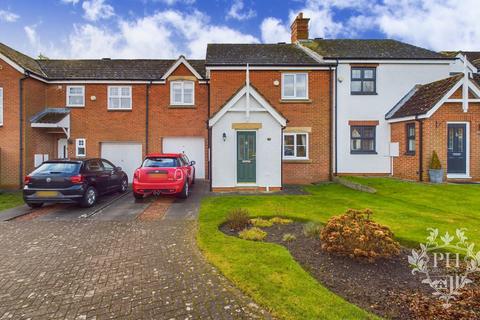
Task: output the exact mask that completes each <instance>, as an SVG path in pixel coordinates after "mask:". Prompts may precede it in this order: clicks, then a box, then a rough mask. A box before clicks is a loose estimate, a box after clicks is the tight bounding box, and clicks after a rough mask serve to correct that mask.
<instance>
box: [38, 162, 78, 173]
mask: <svg viewBox="0 0 480 320" xmlns="http://www.w3.org/2000/svg"><path fill="white" fill-rule="evenodd" d="M79 171H80V163H77V162H45V163H42V165H40V167H38V168H37V169H35V170H34V171H33V172H32V173H31V175H45V174H67V175H68V174H77V173H78V172H79Z"/></svg>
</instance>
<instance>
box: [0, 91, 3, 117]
mask: <svg viewBox="0 0 480 320" xmlns="http://www.w3.org/2000/svg"><path fill="white" fill-rule="evenodd" d="M0 126H3V88H0Z"/></svg>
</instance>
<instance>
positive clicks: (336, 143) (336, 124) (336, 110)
mask: <svg viewBox="0 0 480 320" xmlns="http://www.w3.org/2000/svg"><path fill="white" fill-rule="evenodd" d="M336 60H337V63H336V65H335V85H334V87H333V88H334V90H335V97H334V104H335V106H334V108H335V112H334V114H335V122H334V125H335V137H334V145H335V155H334V158H335V159H334V162H335V170H334V173H333V174H334V175H335V176H336V175H337V174H338V105H337V101H338V98H337V96H338V95H337V91H338V88H337V82H338V81H337V77H338V59H336Z"/></svg>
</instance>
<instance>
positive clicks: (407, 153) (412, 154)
mask: <svg viewBox="0 0 480 320" xmlns="http://www.w3.org/2000/svg"><path fill="white" fill-rule="evenodd" d="M404 155H405V156H409V157H413V156H415V152H405V153H404Z"/></svg>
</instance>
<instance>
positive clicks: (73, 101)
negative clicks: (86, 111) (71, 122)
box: [67, 86, 85, 107]
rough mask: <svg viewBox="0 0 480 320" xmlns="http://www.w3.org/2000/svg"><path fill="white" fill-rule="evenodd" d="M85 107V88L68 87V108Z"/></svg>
mask: <svg viewBox="0 0 480 320" xmlns="http://www.w3.org/2000/svg"><path fill="white" fill-rule="evenodd" d="M84 106H85V87H84V86H68V87H67V107H84Z"/></svg>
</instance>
